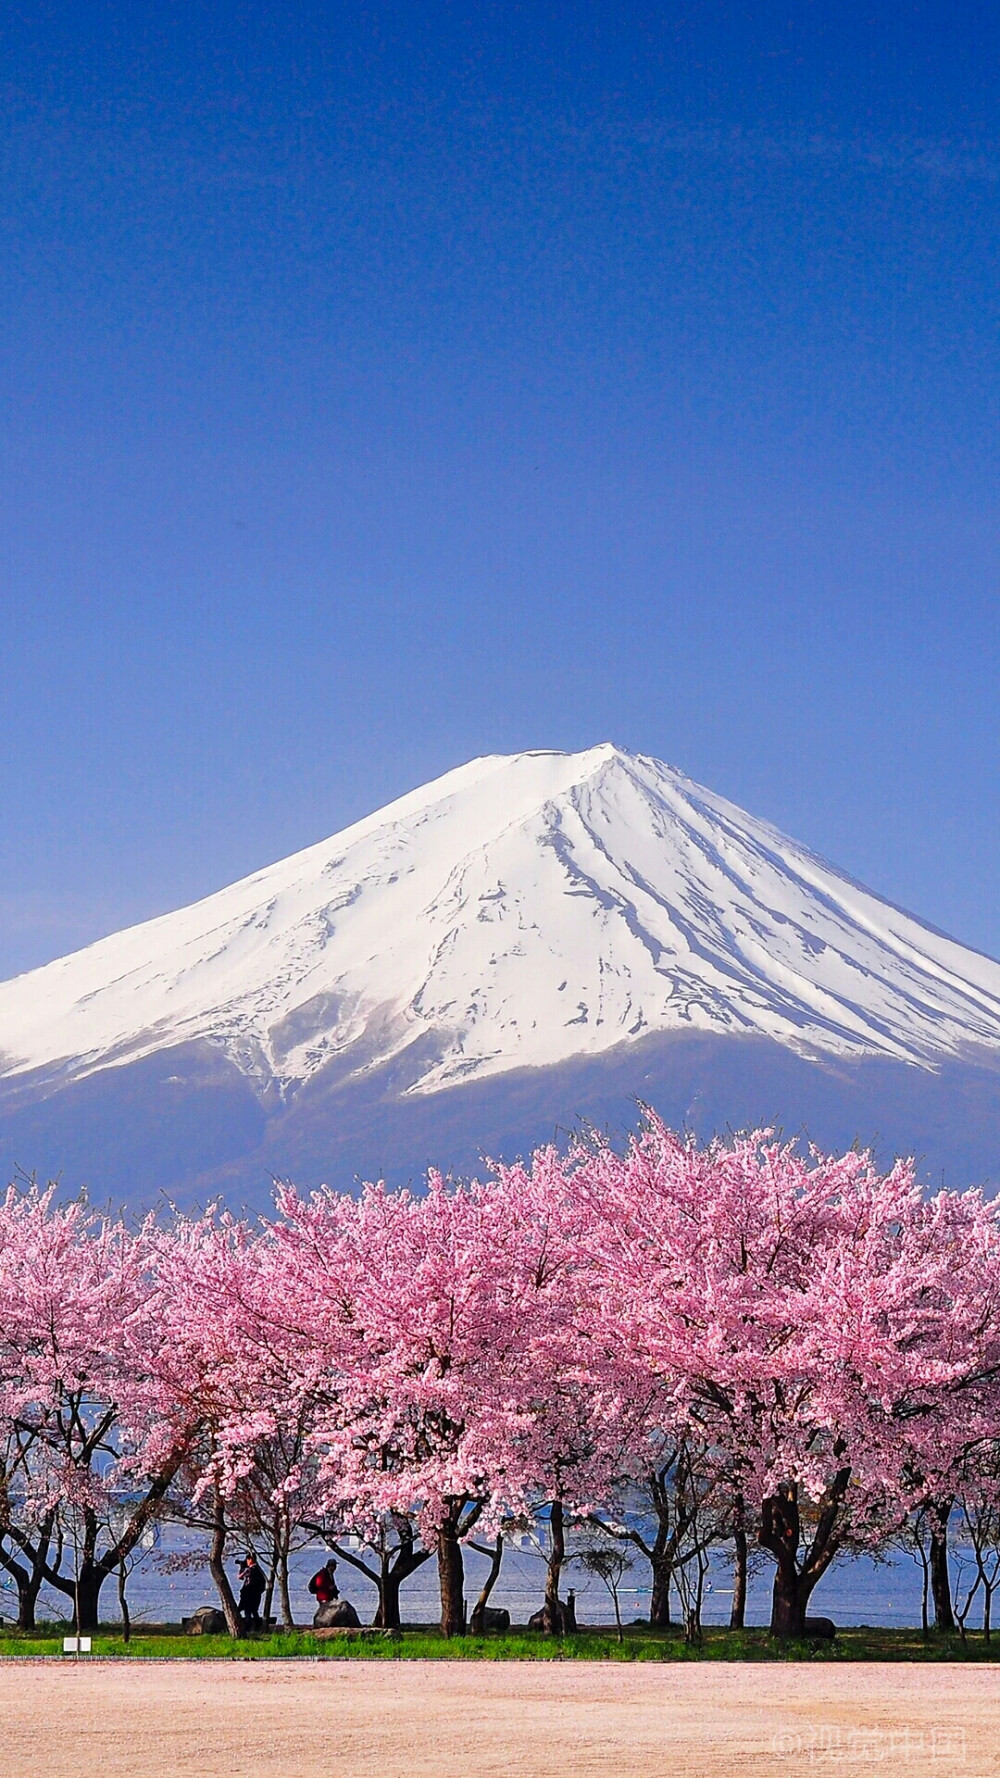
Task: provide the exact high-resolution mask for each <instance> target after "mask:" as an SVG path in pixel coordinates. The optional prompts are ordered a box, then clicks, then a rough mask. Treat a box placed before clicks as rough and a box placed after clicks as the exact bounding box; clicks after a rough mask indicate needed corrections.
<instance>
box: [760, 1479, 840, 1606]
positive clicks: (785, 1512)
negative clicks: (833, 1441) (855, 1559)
mask: <svg viewBox="0 0 1000 1778" xmlns="http://www.w3.org/2000/svg"><path fill="white" fill-rule="evenodd" d="M842 1450H843V1447H842V1446H841V1447H840V1448H839V1449H838V1448H837V1446H835V1447H834V1454H835V1455H836V1456H840V1455H841V1454H842ZM850 1479H851V1471H850V1468H849V1467H848V1466H845V1467H844V1468H843V1469H839V1470H838V1471H837V1474H836V1475H835V1477H834V1479H833V1481H832V1482H831V1483H830V1485H829V1487H828V1488H827V1490H826V1493H825V1494H824V1496H823V1499H822V1501H821V1503H820V1511H819V1516H818V1518H817V1521H816V1529H815V1531H814V1533H813V1539H812V1543H811V1544H810V1545H809V1548H808V1550H807V1551H806V1554H805V1558H804V1560H803V1562H802V1563H801V1566H800V1564H799V1541H800V1535H801V1520H800V1518H799V1491H798V1485H797V1483H795V1482H782V1483H780V1484H779V1486H778V1487H777V1488H776V1489H775V1491H774V1493H773V1494H769V1495H768V1497H767V1499H766V1500H765V1501H764V1502H763V1503H762V1506H761V1516H760V1542H761V1545H762V1547H763V1548H764V1549H766V1550H769V1551H770V1553H771V1555H772V1556H773V1557H774V1561H775V1572H774V1591H773V1593H772V1596H771V1635H772V1636H781V1637H786V1636H804V1635H805V1618H806V1608H807V1606H808V1604H809V1598H810V1595H811V1593H812V1590H813V1588H814V1587H815V1585H816V1583H817V1581H819V1580H821V1579H822V1577H823V1575H824V1574H825V1573H826V1571H827V1569H828V1568H829V1566H830V1563H831V1562H832V1561H833V1558H834V1556H835V1555H836V1553H837V1551H838V1549H839V1548H840V1542H841V1539H840V1535H839V1532H838V1530H837V1521H838V1517H839V1514H840V1508H841V1505H842V1504H843V1499H844V1495H845V1494H846V1492H847V1487H848V1483H849V1482H850Z"/></svg>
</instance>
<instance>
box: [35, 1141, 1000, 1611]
mask: <svg viewBox="0 0 1000 1778" xmlns="http://www.w3.org/2000/svg"><path fill="white" fill-rule="evenodd" d="M0 1441H2V1443H0V1564H2V1565H3V1568H4V1569H5V1570H6V1572H7V1576H8V1577H9V1580H10V1581H11V1582H12V1583H14V1584H16V1587H17V1593H18V1601H19V1619H20V1622H21V1624H22V1625H23V1626H25V1627H29V1626H30V1625H31V1624H32V1623H33V1619H34V1612H35V1607H36V1601H37V1598H38V1594H39V1590H40V1588H41V1587H42V1585H43V1584H46V1583H47V1584H48V1585H49V1586H51V1587H53V1588H55V1589H56V1590H57V1591H59V1592H61V1593H62V1594H63V1595H64V1596H65V1597H66V1599H67V1601H68V1602H69V1603H70V1604H71V1606H72V1608H73V1610H74V1612H75V1616H76V1620H77V1622H78V1624H79V1626H80V1627H81V1628H84V1629H86V1628H90V1627H93V1626H94V1625H95V1624H96V1622H97V1618H98V1609H99V1601H100V1595H101V1590H102V1587H103V1586H104V1584H105V1583H106V1582H107V1581H108V1580H109V1579H110V1578H111V1577H112V1576H115V1577H117V1580H118V1584H119V1589H120V1596H121V1598H122V1600H123V1601H124V1597H125V1593H124V1588H125V1581H126V1577H127V1572H128V1569H129V1566H130V1565H131V1564H132V1563H133V1562H134V1561H135V1560H136V1559H137V1557H138V1555H139V1553H140V1552H141V1550H142V1548H143V1546H144V1544H145V1543H147V1542H148V1540H149V1536H150V1532H151V1529H152V1528H153V1527H154V1526H155V1525H157V1524H158V1523H160V1522H162V1521H164V1520H171V1521H175V1522H179V1523H182V1524H185V1525H188V1526H191V1527H195V1528H197V1530H198V1531H199V1532H200V1533H201V1535H202V1539H203V1545H202V1547H203V1549H204V1550H205V1552H206V1553H207V1557H208V1561H209V1565H210V1567H211V1572H212V1575H213V1577H214V1580H215V1582H216V1585H217V1588H218V1591H219V1594H220V1598H221V1602H222V1605H223V1609H224V1610H225V1612H226V1616H227V1620H228V1622H229V1625H230V1629H231V1631H232V1633H233V1634H234V1635H238V1634H240V1632H241V1626H240V1620H239V1616H238V1613H237V1610H236V1606H235V1602H234V1599H233V1595H232V1592H231V1590H230V1586H229V1583H228V1580H227V1576H226V1569H225V1565H224V1559H225V1558H226V1556H227V1554H228V1553H230V1552H231V1550H232V1548H233V1547H234V1540H237V1539H238V1540H240V1541H246V1540H248V1539H250V1540H252V1541H253V1542H254V1543H255V1544H256V1546H257V1547H258V1549H261V1548H262V1549H264V1550H266V1551H268V1552H270V1566H271V1584H272V1588H273V1589H274V1591H275V1592H276V1594H277V1601H278V1604H279V1607H280V1611H281V1615H282V1617H283V1619H284V1621H286V1622H288V1623H290V1622H291V1608H290V1602H289V1595H288V1562H289V1555H290V1553H291V1552H292V1550H293V1549H294V1548H295V1547H296V1545H297V1543H300V1542H302V1541H305V1540H306V1539H309V1538H313V1537H320V1538H323V1539H325V1540H326V1542H327V1543H328V1545H329V1546H330V1547H331V1548H333V1549H335V1550H338V1551H339V1552H340V1554H341V1555H342V1556H344V1557H345V1558H346V1560H347V1561H349V1562H353V1563H354V1564H355V1566H357V1567H359V1568H362V1569H363V1570H364V1572H365V1573H367V1574H369V1575H370V1576H371V1578H372V1579H373V1580H374V1581H375V1583H376V1585H377V1587H378V1589H379V1601H380V1603H379V1616H378V1619H377V1621H379V1622H381V1623H382V1624H384V1625H386V1626H392V1625H394V1624H398V1622H399V1609H400V1608H399V1590H400V1587H401V1585H402V1584H403V1582H404V1581H405V1580H406V1579H407V1578H408V1576H409V1575H411V1574H412V1573H413V1572H414V1571H415V1570H416V1569H417V1568H418V1567H419V1566H420V1565H421V1564H422V1563H424V1562H426V1561H428V1560H435V1561H436V1564H437V1569H438V1575H439V1581H440V1592H441V1622H442V1628H443V1630H444V1632H445V1633H446V1634H449V1635H452V1634H456V1633H459V1632H460V1631H461V1630H462V1629H463V1628H464V1626H465V1621H466V1620H465V1611H466V1606H465V1599H464V1573H463V1548H464V1547H465V1546H467V1545H468V1543H470V1542H471V1541H474V1540H475V1541H476V1547H477V1548H480V1547H481V1548H489V1549H490V1550H491V1552H492V1553H493V1556H494V1561H493V1563H492V1566H491V1580H495V1578H496V1573H497V1572H498V1570H499V1564H500V1560H501V1555H502V1547H503V1546H502V1538H503V1536H504V1534H505V1533H507V1532H508V1531H509V1530H511V1529H520V1530H526V1529H528V1528H530V1527H531V1526H533V1525H536V1524H538V1523H539V1522H543V1523H544V1525H545V1527H546V1547H547V1551H548V1564H547V1574H546V1587H545V1602H544V1623H545V1627H546V1628H549V1629H559V1628H560V1627H562V1625H563V1623H564V1621H565V1618H564V1613H565V1605H564V1601H563V1599H562V1597H561V1591H560V1589H561V1586H562V1584H563V1567H564V1563H565V1560H566V1556H567V1533H568V1532H571V1531H574V1530H575V1533H576V1535H579V1528H580V1527H584V1528H586V1532H587V1535H588V1537H589V1538H590V1539H591V1542H592V1545H593V1543H594V1540H597V1546H598V1547H604V1548H606V1549H607V1550H613V1549H614V1548H615V1546H616V1544H617V1546H618V1547H621V1548H623V1549H625V1550H631V1551H633V1553H634V1550H635V1549H636V1548H637V1549H638V1550H639V1551H641V1552H642V1554H643V1555H644V1556H645V1558H646V1559H647V1560H648V1561H649V1563H650V1565H651V1569H652V1590H651V1616H652V1619H653V1621H654V1622H656V1623H661V1624H662V1623H665V1622H667V1621H668V1620H669V1612H670V1602H671V1593H672V1592H673V1595H674V1597H675V1598H676V1599H679V1601H680V1602H681V1604H682V1607H683V1610H684V1613H685V1615H686V1616H687V1617H688V1618H689V1620H690V1621H691V1622H693V1623H695V1624H696V1623H697V1619H698V1612H699V1602H700V1594H701V1588H702V1585H703V1582H704V1575H705V1570H706V1565H707V1560H708V1551H709V1549H710V1547H711V1546H712V1544H713V1543H718V1542H720V1541H725V1542H727V1543H728V1544H729V1545H730V1548H731V1552H732V1559H733V1565H734V1576H735V1580H734V1605H733V1618H734V1622H736V1623H740V1622H741V1621H742V1612H743V1609H744V1605H745V1598H746V1576H747V1566H748V1563H749V1562H751V1561H752V1560H753V1559H754V1552H756V1553H757V1559H762V1558H763V1559H767V1560H768V1561H769V1562H770V1563H771V1564H772V1565H773V1571H774V1572H773V1608H772V1629H773V1631H774V1632H775V1634H777V1635H783V1636H794V1635H800V1634H802V1633H803V1628H804V1623H805V1618H806V1612H807V1607H808V1604H809V1600H810V1597H811V1595H812V1592H813V1589H814V1588H815V1586H816V1584H817V1582H818V1581H819V1580H820V1579H821V1577H822V1575H823V1574H824V1573H825V1572H826V1570H827V1569H828V1567H829V1565H830V1563H831V1562H832V1561H833V1559H834V1557H835V1556H836V1555H837V1554H838V1552H841V1551H855V1552H856V1551H862V1550H874V1551H878V1550H882V1549H885V1548H886V1547H887V1546H889V1545H890V1544H892V1543H893V1542H899V1541H900V1540H904V1541H905V1540H909V1541H910V1542H911V1544H912V1545H913V1547H914V1548H915V1549H917V1550H918V1551H919V1553H920V1555H921V1558H922V1559H923V1560H924V1561H925V1566H926V1572H927V1575H928V1578H929V1580H930V1582H931V1583H932V1587H933V1597H934V1603H935V1607H936V1612H937V1619H938V1622H939V1623H941V1624H945V1625H948V1624H949V1622H950V1616H951V1600H950V1596H949V1590H948V1583H947V1556H946V1544H945V1535H946V1527H947V1523H948V1519H949V1515H950V1513H951V1510H952V1506H953V1503H954V1502H956V1501H958V1502H960V1503H961V1510H962V1511H963V1512H964V1513H965V1517H966V1529H967V1531H968V1532H969V1536H970V1538H971V1542H972V1547H973V1548H976V1547H977V1545H976V1535H979V1534H981V1541H982V1544H983V1550H984V1555H983V1560H982V1562H981V1563H980V1564H979V1567H978V1568H977V1571H976V1577H975V1581H974V1586H975V1587H977V1588H978V1589H979V1591H980V1594H981V1596H983V1597H984V1599H985V1605H986V1619H987V1625H988V1614H989V1604H990V1599H991V1596H992V1586H993V1580H992V1575H993V1570H992V1568H991V1566H990V1560H991V1558H990V1556H989V1551H990V1550H991V1549H993V1548H995V1545H996V1542H997V1539H996V1537H995V1536H994V1535H993V1530H992V1527H993V1526H995V1525H996V1523H997V1521H998V1517H1000V1512H998V1509H1000V1218H998V1214H997V1211H996V1209H995V1208H994V1205H993V1204H992V1203H988V1202H986V1201H984V1200H983V1199H982V1197H981V1196H980V1195H979V1194H978V1193H976V1192H966V1193H962V1194H957V1193H941V1194H939V1195H938V1196H937V1197H935V1198H932V1199H930V1200H927V1199H925V1198H924V1197H923V1196H922V1195H921V1193H920V1191H919V1190H918V1188H917V1186H916V1184H915V1181H914V1177H913V1169H912V1167H911V1166H910V1165H909V1164H908V1163H904V1162H900V1163H898V1164H897V1165H896V1166H895V1167H894V1168H893V1169H892V1170H891V1171H890V1172H889V1173H887V1174H881V1173H879V1172H878V1171H877V1170H876V1169H875V1168H874V1166H873V1164H872V1162H871V1160H870V1159H869V1157H867V1156H865V1155H862V1154H857V1153H854V1152H852V1153H849V1154H847V1155H844V1156H841V1157H838V1158H829V1157H826V1156H823V1155H820V1154H818V1153H816V1152H812V1153H810V1154H809V1155H807V1156H806V1155H802V1154H799V1153H798V1152H797V1151H796V1150H795V1149H794V1147H791V1146H782V1145H780V1144H778V1143H776V1142H774V1141H773V1140H771V1139H770V1137H769V1136H768V1134H767V1133H763V1134H761V1133H759V1132H758V1133H757V1134H755V1135H754V1136H751V1137H748V1138H745V1139H744V1138H741V1139H738V1140H736V1141H733V1142H732V1143H729V1144H722V1143H714V1144H712V1145H710V1146H709V1147H707V1148H700V1147H698V1146H697V1145H696V1144H695V1143H694V1142H693V1141H689V1140H681V1139H680V1138H678V1137H677V1136H675V1135H673V1134H672V1133H671V1132H669V1131H668V1130H667V1129H666V1128H665V1127H664V1126H663V1124H662V1123H661V1122H660V1121H659V1120H658V1119H657V1118H656V1117H655V1116H654V1115H652V1114H649V1115H648V1116H647V1118H646V1120H645V1123H644V1125H643V1128H642V1130H641V1132H640V1134H639V1135H638V1136H637V1137H636V1138H635V1139H634V1140H633V1141H632V1142H631V1143H630V1144H629V1146H628V1148H627V1149H626V1151H625V1152H624V1153H621V1152H618V1151H616V1150H615V1149H614V1148H613V1147H612V1146H611V1145H610V1144H608V1143H606V1142H603V1141H591V1142H588V1143H586V1144H581V1145H578V1146H575V1147H573V1148H572V1149H571V1150H570V1151H569V1152H568V1153H566V1154H561V1153H559V1152H557V1151H556V1150H555V1149H552V1148H547V1149H543V1150H540V1151H539V1152H538V1153H536V1154H535V1156H534V1157H533V1159H532V1161H531V1163H530V1164H529V1165H524V1166H522V1165H517V1166H514V1167H496V1168H494V1169H492V1170H491V1171H490V1173H489V1176H488V1177H487V1178H486V1180H485V1182H483V1183H474V1184H471V1185H452V1184H449V1183H446V1182H445V1181H444V1180H442V1179H441V1178H440V1177H439V1176H438V1175H436V1174H432V1175H431V1176H430V1179H429V1182H428V1187H427V1190H426V1192H425V1193H423V1194H421V1195H411V1194H409V1193H395V1192H389V1191H387V1190H386V1189H384V1188H383V1187H382V1186H368V1187H366V1188H365V1189H364V1190H363V1191H362V1193H361V1194H360V1196H359V1197H358V1198H352V1197H348V1196H346V1195H341V1194H338V1193H335V1192H332V1191H326V1190H324V1191H321V1192H319V1193H315V1194H313V1195H311V1196H309V1197H308V1198H305V1197H302V1196H300V1195H299V1194H298V1193H296V1192H295V1191H294V1190H293V1189H291V1188H287V1189H283V1190H281V1191H280V1192H279V1194H278V1199H277V1206H276V1213H275V1215H274V1217H273V1218H272V1219H270V1220H269V1221H266V1222H263V1223H261V1224H260V1225H257V1226H253V1227H251V1226H250V1225H248V1224H246V1223H244V1222H239V1221H236V1220H234V1219H232V1218H231V1217H229V1216H228V1215H226V1214H224V1213H222V1212H212V1213H209V1214H207V1215H205V1216H200V1217H196V1218H185V1217H177V1218H175V1219H173V1220H172V1221H170V1222H169V1223H164V1222H162V1221H159V1220H156V1219H150V1220H148V1221H147V1222H145V1223H143V1224H142V1226H141V1227H139V1228H138V1229H128V1228H126V1226H125V1225H124V1224H123V1223H121V1222H120V1221H114V1220H112V1219H108V1218H102V1217H97V1216H94V1215H93V1214H91V1213H90V1212H89V1211H88V1210H87V1209H86V1207H85V1206H82V1205H80V1204H73V1205H70V1206H68V1207H67V1206H60V1205H59V1204H58V1203H57V1202H56V1200H55V1198H54V1196H53V1194H52V1193H51V1192H49V1193H39V1192H36V1191H34V1190H29V1191H24V1192H22V1191H16V1190H13V1189H12V1190H11V1191H10V1192H9V1193H8V1195H7V1198H6V1201H5V1202H4V1204H3V1206H2V1209H0ZM991 1515H992V1517H991ZM977 1528H978V1530H977ZM991 1538H992V1543H991ZM202 1559H204V1558H202ZM592 1559H593V1558H592ZM612 1566H613V1563H612ZM605 1567H607V1563H605ZM599 1568H600V1564H599V1563H598V1569H599ZM488 1584H490V1583H488ZM270 1598H271V1594H270V1591H269V1596H268V1604H270ZM485 1602H486V1601H485V1596H484V1597H482V1598H481V1599H480V1601H479V1605H478V1608H477V1613H474V1617H473V1623H474V1625H475V1623H476V1621H477V1617H478V1618H480V1619H481V1614H482V1610H483V1607H484V1606H485ZM966 1609H968V1608H966Z"/></svg>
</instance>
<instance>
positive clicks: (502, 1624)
mask: <svg viewBox="0 0 1000 1778" xmlns="http://www.w3.org/2000/svg"><path fill="white" fill-rule="evenodd" d="M472 1619H473V1630H474V1632H475V1634H476V1635H477V1636H483V1635H487V1634H488V1633H489V1631H491V1630H492V1631H493V1632H494V1634H497V1633H499V1634H505V1633H506V1631H508V1630H509V1629H510V1612H509V1611H506V1610H505V1609H504V1607H503V1606H502V1605H486V1606H484V1607H483V1610H482V1611H481V1612H480V1613H479V1616H478V1618H477V1616H476V1613H475V1612H473V1614H472Z"/></svg>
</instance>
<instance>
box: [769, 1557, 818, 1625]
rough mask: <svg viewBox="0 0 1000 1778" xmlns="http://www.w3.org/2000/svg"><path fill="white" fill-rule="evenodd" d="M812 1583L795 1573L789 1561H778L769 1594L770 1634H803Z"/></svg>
mask: <svg viewBox="0 0 1000 1778" xmlns="http://www.w3.org/2000/svg"><path fill="white" fill-rule="evenodd" d="M813 1584H814V1583H813V1582H812V1581H811V1580H809V1578H808V1577H807V1576H805V1575H802V1574H797V1573H796V1571H795V1568H794V1566H792V1565H791V1564H790V1563H786V1562H779V1563H778V1565H777V1567H776V1568H775V1571H774V1591H773V1593H772V1595H771V1635H772V1636H795V1637H801V1636H804V1635H805V1633H806V1611H807V1609H808V1605H809V1598H810V1595H811V1593H812V1590H813Z"/></svg>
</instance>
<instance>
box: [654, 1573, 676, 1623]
mask: <svg viewBox="0 0 1000 1778" xmlns="http://www.w3.org/2000/svg"><path fill="white" fill-rule="evenodd" d="M651 1561H652V1569H653V1585H652V1589H651V1591H650V1595H649V1621H650V1624H651V1625H652V1626H653V1628H654V1629H656V1630H669V1628H670V1578H671V1574H672V1572H673V1569H672V1564H671V1563H670V1562H664V1561H662V1560H661V1561H657V1560H656V1559H655V1558H651Z"/></svg>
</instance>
